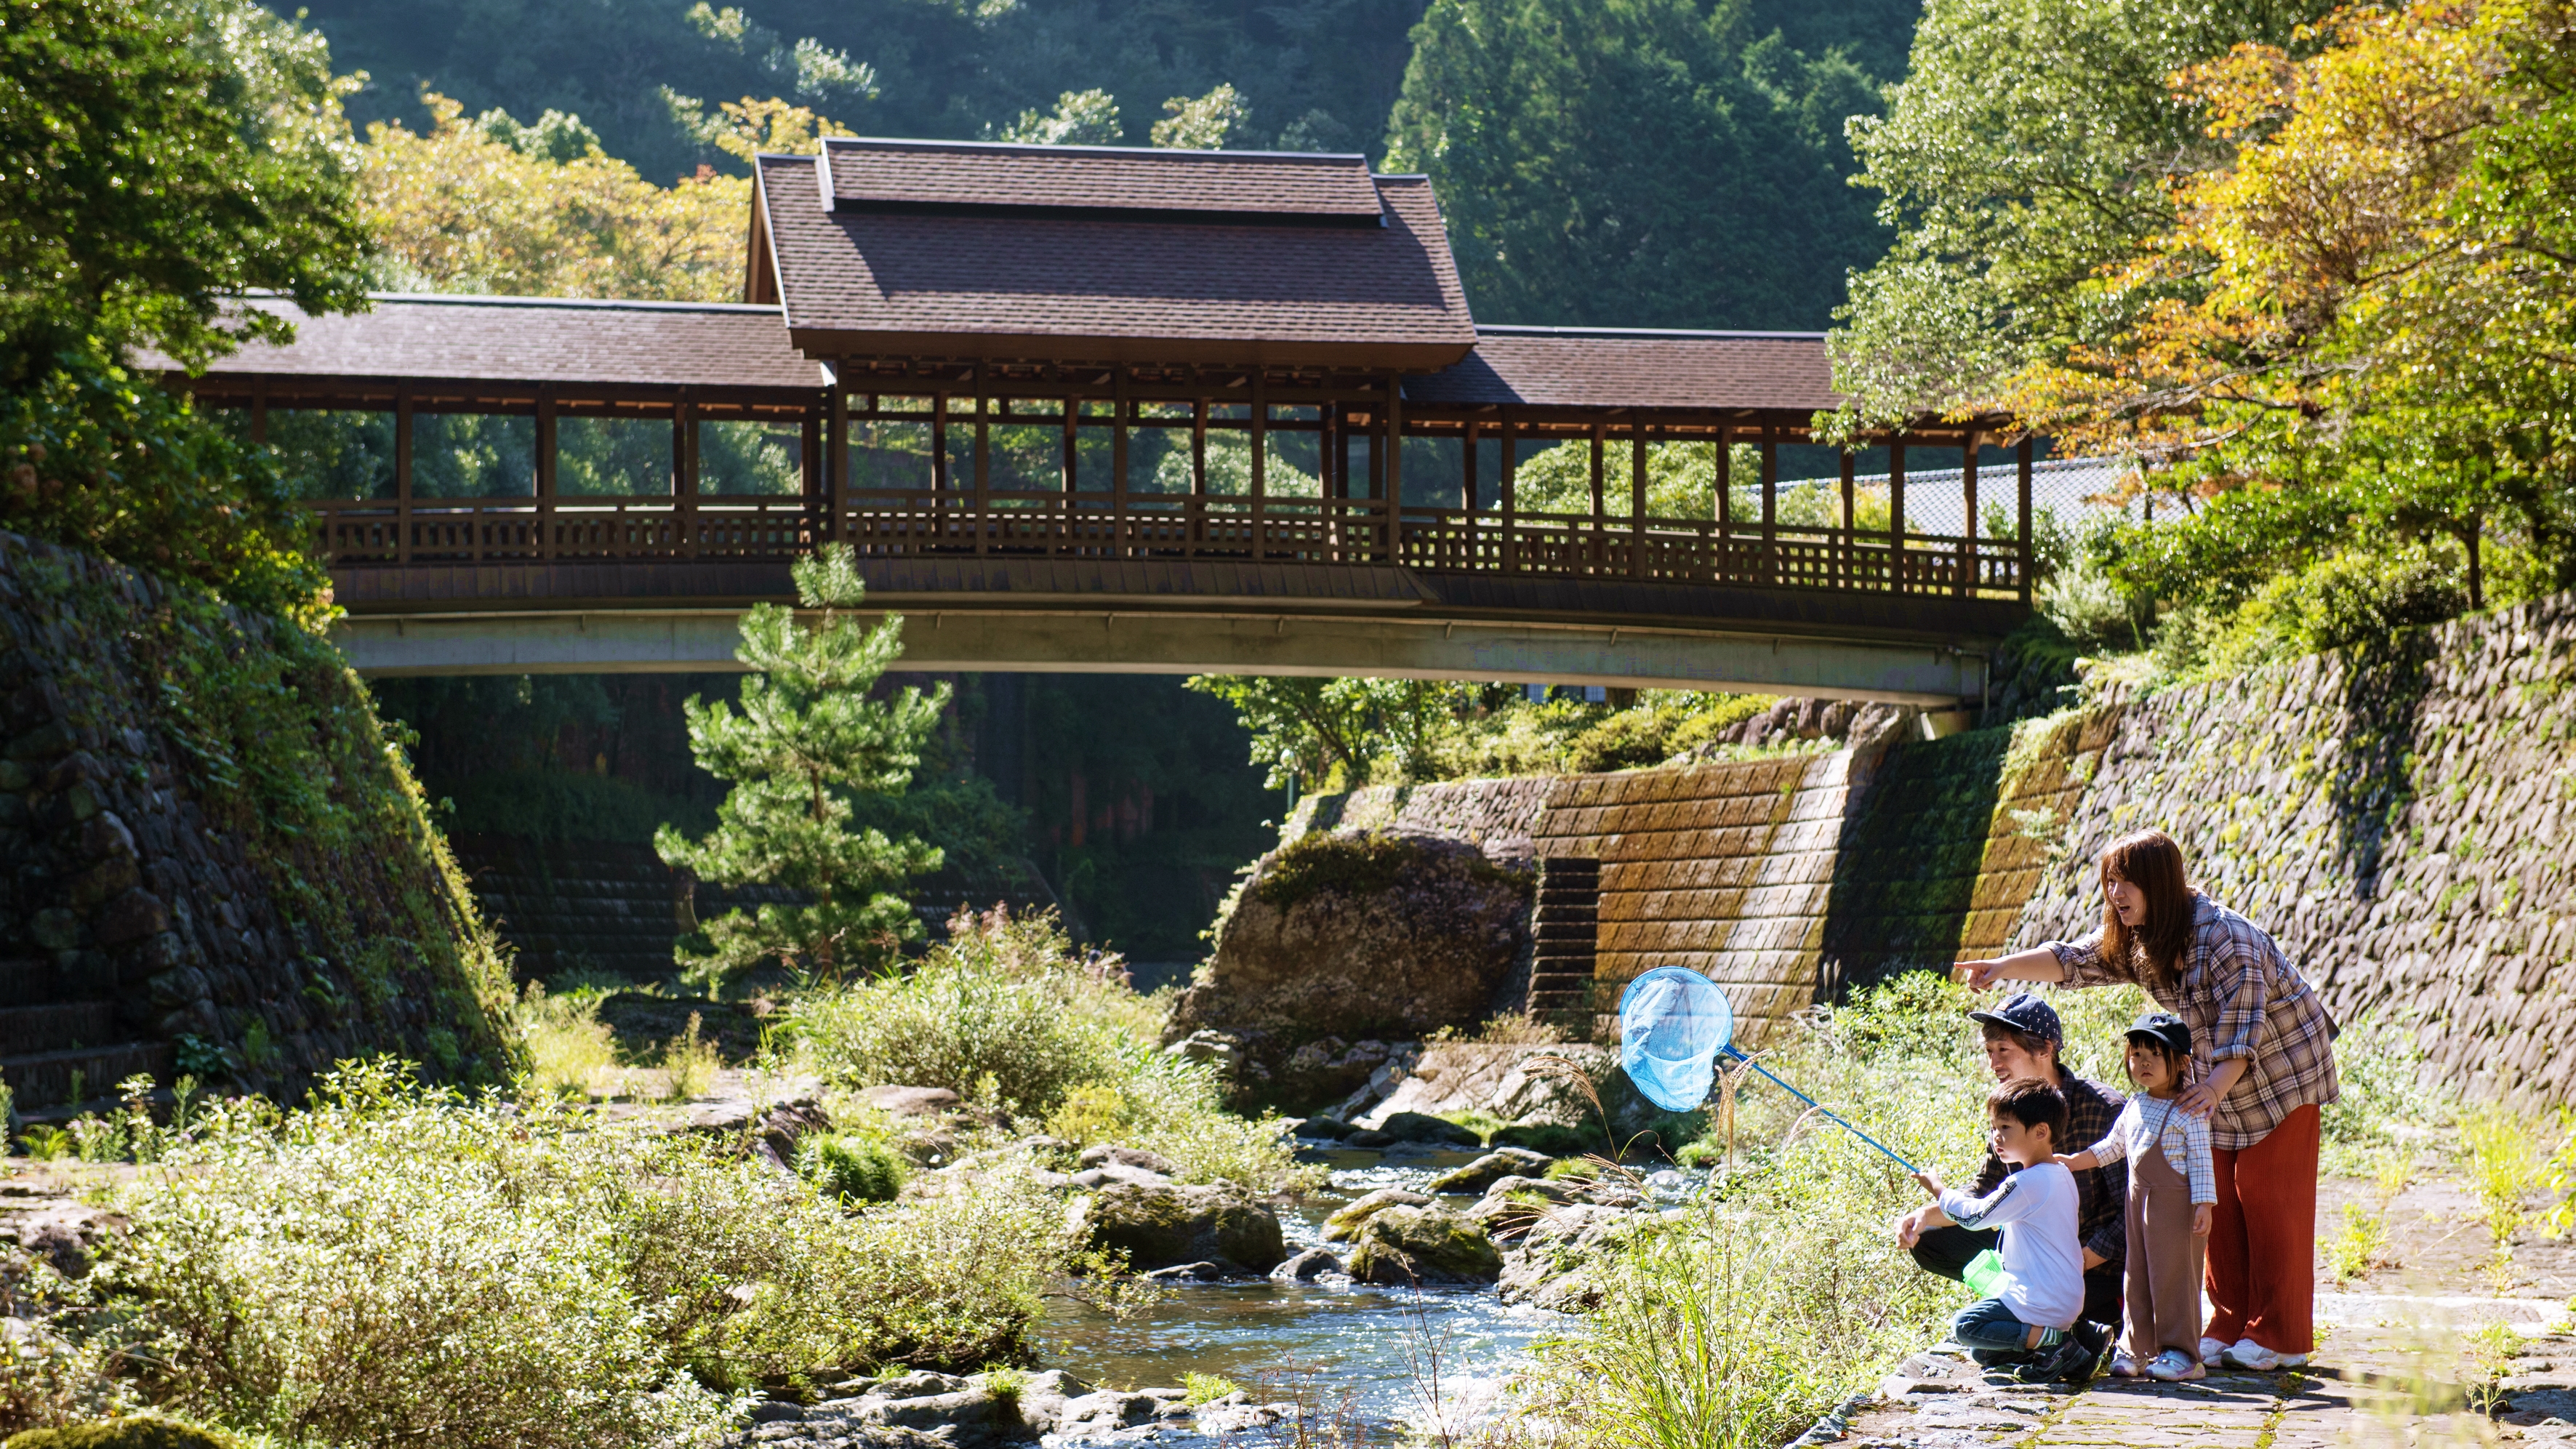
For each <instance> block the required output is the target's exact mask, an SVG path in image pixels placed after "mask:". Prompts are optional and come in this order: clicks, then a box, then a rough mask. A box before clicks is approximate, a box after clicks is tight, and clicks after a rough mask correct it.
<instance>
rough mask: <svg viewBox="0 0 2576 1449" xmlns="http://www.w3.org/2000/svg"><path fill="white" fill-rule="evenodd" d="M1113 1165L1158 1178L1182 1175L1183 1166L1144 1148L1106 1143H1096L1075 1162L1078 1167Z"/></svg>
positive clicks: (1086, 1149)
mask: <svg viewBox="0 0 2576 1449" xmlns="http://www.w3.org/2000/svg"><path fill="white" fill-rule="evenodd" d="M1111 1163H1116V1164H1117V1165H1118V1166H1120V1167H1133V1168H1140V1169H1142V1170H1144V1171H1146V1172H1150V1173H1153V1174H1155V1175H1156V1176H1158V1177H1178V1176H1180V1175H1181V1165H1180V1164H1179V1163H1177V1162H1174V1161H1173V1160H1171V1159H1170V1158H1168V1157H1163V1156H1159V1155H1157V1154H1155V1153H1151V1152H1147V1151H1145V1150H1143V1149H1142V1148H1136V1147H1113V1146H1111V1145H1109V1144H1108V1143H1106V1142H1101V1143H1094V1144H1093V1145H1091V1146H1089V1147H1086V1148H1084V1149H1082V1156H1080V1157H1079V1158H1076V1159H1075V1160H1074V1165H1075V1166H1076V1167H1106V1166H1108V1165H1109V1164H1111Z"/></svg>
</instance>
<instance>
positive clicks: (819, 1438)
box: [732, 1371, 1181, 1449]
mask: <svg viewBox="0 0 2576 1449" xmlns="http://www.w3.org/2000/svg"><path fill="white" fill-rule="evenodd" d="M1009 1384H1010V1386H1009V1387H1008V1388H1007V1389H1005V1390H1004V1391H1003V1392H1000V1393H996V1392H994V1386H993V1382H992V1379H991V1377H990V1376H989V1375H985V1374H974V1375H959V1374H941V1373H929V1372H923V1371H916V1372H913V1373H907V1374H903V1375H900V1376H898V1377H894V1378H889V1379H881V1380H867V1379H859V1380H853V1381H852V1382H850V1383H849V1384H846V1385H842V1386H840V1387H839V1388H837V1389H834V1390H832V1392H833V1393H834V1394H835V1395H836V1397H833V1398H829V1399H826V1400H824V1401H823V1402H821V1403H818V1404H811V1405H801V1404H794V1403H786V1402H779V1401H773V1402H769V1403H764V1404H761V1405H759V1406H758V1407H756V1408H755V1409H753V1411H752V1415H751V1420H752V1424H751V1429H750V1430H749V1432H747V1433H745V1434H743V1435H741V1436H740V1437H738V1438H736V1439H734V1440H733V1441H732V1442H733V1443H734V1444H735V1445H738V1446H749V1445H755V1444H756V1445H760V1446H763V1449H773V1446H788V1449H803V1446H813V1449H860V1446H865V1449H995V1446H1000V1445H1006V1444H1029V1443H1034V1442H1035V1441H1036V1440H1037V1438H1038V1437H1039V1436H1040V1435H1042V1434H1047V1433H1052V1432H1055V1431H1056V1430H1057V1429H1058V1428H1059V1426H1061V1425H1063V1424H1065V1423H1068V1422H1076V1423H1087V1422H1090V1421H1092V1420H1093V1419H1094V1418H1096V1417H1097V1416H1098V1415H1099V1413H1100V1411H1101V1410H1102V1409H1104V1408H1109V1407H1110V1406H1108V1405H1104V1404H1101V1403H1099V1402H1097V1401H1098V1400H1099V1399H1101V1398H1102V1397H1103V1396H1102V1395H1098V1394H1095V1393H1094V1392H1093V1391H1092V1389H1091V1387H1090V1386H1089V1385H1087V1384H1085V1383H1083V1382H1082V1381H1080V1380H1079V1379H1075V1378H1073V1377H1071V1376H1070V1375H1068V1374H1065V1373H1062V1372H1059V1371H1049V1372H1046V1373H1035V1374H1020V1375H1014V1376H1013V1377H1012V1378H1011V1380H1010V1381H1009ZM849 1390H855V1391H856V1392H846V1391H849ZM1167 1392H1169V1393H1170V1394H1171V1396H1172V1397H1173V1398H1175V1399H1177V1398H1179V1397H1181V1395H1180V1393H1179V1391H1178V1390H1170V1391H1167ZM1149 1397H1150V1396H1149ZM1158 1402H1159V1401H1158ZM1112 1412H1113V1413H1115V1412H1116V1411H1115V1410H1114V1409H1112Z"/></svg>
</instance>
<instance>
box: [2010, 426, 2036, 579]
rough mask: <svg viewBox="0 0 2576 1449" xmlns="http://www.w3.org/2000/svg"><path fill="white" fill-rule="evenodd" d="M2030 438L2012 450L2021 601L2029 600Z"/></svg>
mask: <svg viewBox="0 0 2576 1449" xmlns="http://www.w3.org/2000/svg"><path fill="white" fill-rule="evenodd" d="M2031 452H2032V448H2031V440H2030V439H2028V438H2024V439H2022V440H2021V446H2020V447H2018V448H2015V449H2014V450H2013V471H2014V472H2015V473H2016V474H2018V475H2019V480H2018V481H2019V492H2020V502H2019V506H2018V508H2017V509H2016V515H2017V518H2018V527H2019V529H2020V532H2019V533H2018V534H2017V535H2016V536H2015V538H2014V545H2013V547H2014V552H2016V553H2018V554H2019V555H2020V556H2021V563H2020V565H2019V567H2018V568H2017V569H2016V572H2017V573H2019V574H2020V576H2021V601H2022V602H2023V603H2024V604H2028V603H2029V602H2030V568H2031V564H2030V461H2031Z"/></svg>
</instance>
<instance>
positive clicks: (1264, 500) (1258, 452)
mask: <svg viewBox="0 0 2576 1449" xmlns="http://www.w3.org/2000/svg"><path fill="white" fill-rule="evenodd" d="M1251 436H1252V506H1253V508H1254V509H1255V510H1256V511H1257V512H1258V513H1259V515H1260V516H1261V517H1263V518H1267V517H1268V516H1269V513H1270V389H1269V386H1268V379H1267V378H1265V377H1264V376H1263V375H1262V370H1261V369H1260V368H1258V367H1256V368H1254V369H1253V370H1252V434H1251Z"/></svg>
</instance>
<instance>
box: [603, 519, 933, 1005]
mask: <svg viewBox="0 0 2576 1449" xmlns="http://www.w3.org/2000/svg"><path fill="white" fill-rule="evenodd" d="M794 573H795V579H796V592H797V597H798V598H799V599H800V600H801V601H802V602H803V604H804V606H805V607H806V608H807V609H809V610H813V611H816V613H817V616H818V617H816V618H815V619H814V620H813V621H812V622H811V623H810V624H809V623H806V622H803V621H800V620H798V618H797V617H796V614H795V611H793V610H790V609H784V608H780V607H778V606H777V605H774V604H762V605H759V606H757V607H755V608H754V609H753V610H752V611H751V612H750V613H748V614H746V615H744V616H743V621H742V647H741V648H739V649H738V650H736V651H735V656H734V657H736V658H737V659H740V660H741V661H742V662H743V663H744V664H747V665H749V666H750V667H751V669H752V670H753V674H752V675H751V677H750V678H747V679H745V680H744V681H743V684H742V696H741V709H740V712H739V713H737V712H736V711H735V710H734V708H732V707H731V706H729V705H727V704H726V703H725V702H724V701H722V700H717V701H715V702H714V703H712V704H706V703H701V702H700V701H699V699H698V698H697V697H695V696H691V698H690V699H689V701H688V703H687V705H686V706H685V709H686V713H687V716H688V721H689V743H690V748H691V749H692V750H693V751H694V752H695V754H696V755H697V758H698V764H699V765H700V766H702V767H704V768H705V769H706V770H707V772H708V773H710V774H713V775H715V776H717V777H718V778H720V779H725V780H731V781H733V782H734V787H733V789H732V791H731V792H730V793H728V794H727V795H726V796H725V799H724V803H723V804H722V805H720V806H718V807H717V809H716V828H715V829H714V830H713V831H712V832H710V833H709V834H708V835H707V836H706V838H705V839H703V840H698V841H691V840H690V839H688V837H686V836H685V835H683V834H682V833H681V832H680V831H678V830H676V829H674V828H672V827H671V826H668V825H665V826H663V827H662V829H661V830H660V831H659V832H658V833H657V834H656V835H655V837H654V841H653V846H654V849H655V850H657V851H659V852H660V853H661V856H662V859H663V860H665V861H667V862H669V863H670V864H672V865H674V866H677V867H680V868H682V869H684V870H688V871H691V872H693V873H695V874H696V875H697V876H698V878H699V879H701V880H709V881H714V882H716V883H718V884H722V885H766V886H779V887H784V888H786V889H788V890H793V891H798V892H801V893H803V894H804V895H805V896H806V897H807V903H806V904H804V905H794V906H790V905H764V906H762V907H760V908H759V909H758V910H757V911H734V912H731V913H728V914H726V915H724V916H720V917H718V918H716V919H715V920H712V921H709V922H707V923H706V925H705V928H704V934H705V938H706V945H705V947H704V949H694V948H692V947H690V946H687V945H684V946H683V947H681V949H680V962H681V965H682V966H683V968H684V969H685V970H686V971H687V973H688V974H689V975H690V976H691V977H692V978H694V979H697V980H701V981H704V982H706V983H707V985H708V987H709V989H710V991H713V990H718V989H721V987H722V985H723V983H724V981H725V979H726V978H727V977H729V976H731V975H733V974H735V973H736V972H739V971H741V970H743V969H745V968H747V967H750V966H753V965H756V964H758V963H759V962H762V961H766V960H777V961H779V962H782V963H783V964H785V965H787V966H788V967H789V968H790V969H793V970H797V971H801V972H806V973H810V974H814V975H820V976H827V977H829V976H836V975H839V974H841V973H843V972H846V971H848V970H850V969H852V968H854V967H866V966H871V965H875V964H879V963H882V962H884V961H886V960H887V959H889V958H890V957H891V956H892V954H893V952H894V951H895V949H896V947H897V946H898V945H899V944H900V943H901V942H903V941H904V940H907V939H910V938H913V937H916V936H918V935H919V934H920V930H921V925H920V922H919V921H918V920H916V919H915V918H914V916H913V914H912V909H911V907H910V906H908V905H906V904H905V903H904V900H903V897H902V896H900V895H898V894H896V891H897V890H898V889H900V888H901V887H902V885H903V883H904V882H905V881H906V880H908V879H909V878H910V877H912V876H916V875H920V874H923V873H925V872H927V871H933V870H937V869H938V868H939V864H940V853H939V851H938V850H936V849H934V848H932V847H930V846H927V845H924V844H922V843H921V842H920V841H918V840H915V839H912V838H910V837H905V838H902V839H895V838H892V837H889V836H888V835H886V833H885V832H883V831H881V830H854V829H852V828H851V820H850V816H851V801H850V796H851V795H852V794H853V793H872V794H894V793H897V792H899V791H901V790H902V789H903V788H904V786H905V785H907V784H909V783H910V782H911V779H912V771H913V767H914V766H915V765H916V764H917V763H919V760H920V753H921V746H922V742H923V740H925V739H926V738H928V736H929V734H930V731H931V728H932V727H933V726H934V725H935V724H937V722H938V719H939V712H940V711H941V710H942V709H944V708H946V707H947V704H948V688H947V686H945V685H942V686H940V687H939V688H938V689H937V690H935V691H933V692H932V693H931V694H929V695H924V694H923V693H922V692H921V691H920V690H918V689H909V688H908V689H905V690H903V691H902V692H901V693H899V694H897V695H896V696H895V697H893V698H892V699H888V700H871V699H869V698H868V697H867V696H868V691H869V689H870V688H871V687H873V686H874V685H875V684H876V682H877V678H878V676H880V675H882V674H883V673H885V671H886V668H887V666H888V665H891V664H892V663H893V662H894V661H895V660H896V658H898V657H899V656H900V655H901V654H902V653H903V620H902V619H901V617H899V616H894V615H889V616H887V617H886V619H885V620H884V621H883V622H881V623H879V624H878V625H877V626H876V627H875V628H873V629H870V628H867V627H865V626H864V625H862V624H861V623H860V621H859V620H857V619H854V618H851V617H848V615H847V611H848V610H852V609H855V608H857V607H859V606H860V604H861V603H862V602H863V601H864V599H865V597H866V593H867V586H866V584H865V583H864V582H863V581H862V580H861V579H860V577H859V570H858V561H857V559H856V557H855V556H854V555H852V553H851V552H850V550H849V547H848V546H847V545H827V546H826V547H825V548H824V549H823V551H822V552H821V553H820V554H819V555H817V556H814V557H811V558H805V559H800V560H798V561H797V564H796V566H795V570H794Z"/></svg>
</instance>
